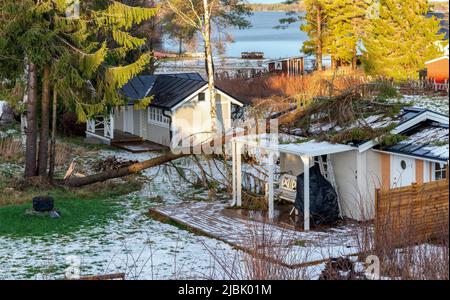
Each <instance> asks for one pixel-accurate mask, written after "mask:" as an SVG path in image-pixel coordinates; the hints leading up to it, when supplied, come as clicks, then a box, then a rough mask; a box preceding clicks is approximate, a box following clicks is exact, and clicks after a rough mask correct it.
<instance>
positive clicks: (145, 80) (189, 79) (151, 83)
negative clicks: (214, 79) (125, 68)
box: [121, 73, 208, 109]
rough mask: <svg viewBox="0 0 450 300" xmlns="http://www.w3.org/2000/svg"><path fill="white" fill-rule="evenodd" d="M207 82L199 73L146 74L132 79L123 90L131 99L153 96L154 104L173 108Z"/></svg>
mask: <svg viewBox="0 0 450 300" xmlns="http://www.w3.org/2000/svg"><path fill="white" fill-rule="evenodd" d="M207 84H208V83H207V82H206V81H205V80H204V79H203V78H202V77H201V76H200V74H198V73H182V74H161V75H144V76H137V77H135V78H133V79H131V80H130V81H129V82H128V83H127V84H126V85H125V86H124V87H123V88H122V89H121V91H122V93H123V94H124V95H125V97H127V98H129V99H130V100H141V99H143V98H145V97H148V96H153V97H154V98H153V100H152V103H151V105H152V106H157V107H161V108H165V109H171V108H173V107H175V106H176V105H177V104H179V103H180V102H181V101H183V100H185V99H186V97H188V96H189V95H191V94H193V93H195V92H196V91H198V90H199V89H201V88H202V87H204V86H206V85H207Z"/></svg>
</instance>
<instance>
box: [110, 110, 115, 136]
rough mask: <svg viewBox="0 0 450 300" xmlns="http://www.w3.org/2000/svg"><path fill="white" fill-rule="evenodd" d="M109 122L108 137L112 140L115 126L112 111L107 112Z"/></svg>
mask: <svg viewBox="0 0 450 300" xmlns="http://www.w3.org/2000/svg"><path fill="white" fill-rule="evenodd" d="M109 122H110V129H111V132H110V138H111V140H113V139H114V126H115V124H114V114H113V112H111V113H110V114H109Z"/></svg>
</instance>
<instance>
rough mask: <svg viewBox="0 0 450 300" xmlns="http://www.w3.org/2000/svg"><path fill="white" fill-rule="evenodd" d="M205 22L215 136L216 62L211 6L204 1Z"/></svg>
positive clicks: (214, 132)
mask: <svg viewBox="0 0 450 300" xmlns="http://www.w3.org/2000/svg"><path fill="white" fill-rule="evenodd" d="M203 9H204V22H203V27H204V28H203V31H204V32H203V37H204V40H205V59H206V73H207V75H208V89H209V95H210V103H211V108H210V115H211V131H212V134H213V135H216V134H217V132H216V131H217V126H216V124H217V113H216V90H215V83H214V62H213V52H212V45H211V14H210V10H209V9H210V4H209V3H208V0H203Z"/></svg>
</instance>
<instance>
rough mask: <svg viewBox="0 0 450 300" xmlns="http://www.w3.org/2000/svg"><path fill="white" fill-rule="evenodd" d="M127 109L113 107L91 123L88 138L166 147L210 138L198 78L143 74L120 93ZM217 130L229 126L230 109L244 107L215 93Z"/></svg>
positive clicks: (206, 99) (204, 91)
mask: <svg viewBox="0 0 450 300" xmlns="http://www.w3.org/2000/svg"><path fill="white" fill-rule="evenodd" d="M122 92H123V94H124V96H125V97H126V98H128V99H130V102H129V105H127V106H122V107H116V108H114V110H113V111H112V113H111V115H110V116H108V117H100V118H97V119H96V120H91V121H89V122H88V124H87V131H86V134H87V137H89V138H96V139H100V140H101V141H102V142H104V143H108V144H110V143H114V142H115V141H118V140H120V139H122V140H125V141H133V138H132V137H131V135H132V136H135V137H139V138H140V139H143V140H147V141H150V142H154V143H156V144H160V145H164V146H171V143H172V141H173V140H174V137H177V138H178V140H180V139H183V138H187V137H189V138H191V139H193V140H194V142H195V141H202V140H204V139H205V138H208V137H209V136H210V135H211V132H210V131H211V114H210V103H211V102H210V101H211V99H210V93H209V89H208V82H207V81H205V80H204V79H203V78H202V77H201V76H200V75H199V74H198V73H182V74H162V75H144V76H138V77H135V78H133V79H132V80H131V81H130V82H128V83H127V84H126V85H125V86H124V87H123V88H122ZM150 96H153V100H152V101H151V103H150V105H149V106H148V107H147V108H146V109H144V110H135V109H134V103H135V101H139V100H142V99H144V98H146V97H150ZM214 101H215V102H216V110H217V124H218V125H217V126H218V127H220V128H222V129H223V130H225V131H226V130H228V129H230V127H231V118H232V117H231V115H232V111H233V109H235V108H236V107H242V106H243V104H242V103H241V102H240V101H239V100H237V99H236V98H234V97H233V96H231V95H229V94H227V93H226V92H224V91H223V90H221V89H219V88H216V99H214Z"/></svg>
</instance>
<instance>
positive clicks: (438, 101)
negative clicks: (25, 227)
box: [401, 95, 449, 116]
mask: <svg viewBox="0 0 450 300" xmlns="http://www.w3.org/2000/svg"><path fill="white" fill-rule="evenodd" d="M401 101H403V102H405V103H411V104H412V105H414V106H416V107H421V108H426V109H429V110H432V111H435V112H438V113H441V114H444V115H447V116H448V113H449V98H448V96H427V95H403V97H402V99H401Z"/></svg>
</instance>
